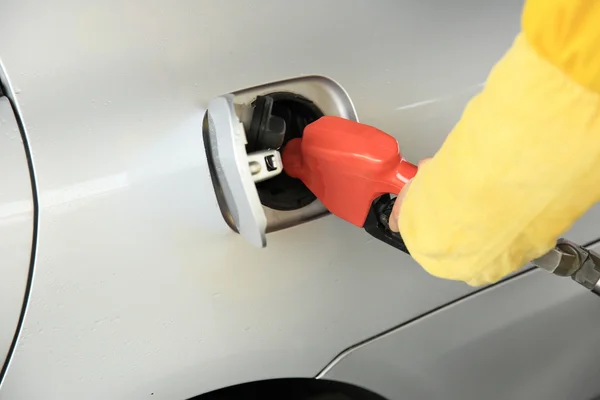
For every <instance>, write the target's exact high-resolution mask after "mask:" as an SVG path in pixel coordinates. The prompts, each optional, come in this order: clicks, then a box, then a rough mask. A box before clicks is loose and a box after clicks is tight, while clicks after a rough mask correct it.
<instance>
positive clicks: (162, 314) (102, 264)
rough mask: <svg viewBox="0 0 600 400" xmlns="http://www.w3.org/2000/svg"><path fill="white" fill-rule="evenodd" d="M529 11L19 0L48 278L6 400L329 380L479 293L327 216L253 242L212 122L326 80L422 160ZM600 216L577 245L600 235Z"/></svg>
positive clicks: (12, 49)
mask: <svg viewBox="0 0 600 400" xmlns="http://www.w3.org/2000/svg"><path fill="white" fill-rule="evenodd" d="M350 4H351V6H350ZM520 6H521V1H517V0H511V1H506V0H494V1H488V2H485V3H484V2H480V1H478V0H462V1H459V2H453V3H452V4H449V3H448V2H443V1H433V0H427V1H407V0H403V1H399V0H385V1H378V2H377V3H376V6H374V3H373V2H372V1H368V0H361V1H352V2H348V1H344V0H332V1H328V2H326V3H324V2H321V1H317V0H309V1H305V2H303V3H302V6H298V4H296V3H292V2H289V1H275V0H264V1H259V2H247V1H245V0H219V1H203V2H199V1H191V0H190V1H177V2H170V1H164V0H161V1H158V0H152V1H143V2H142V1H138V2H121V1H116V0H110V1H104V2H93V3H89V2H81V1H75V0H65V1H62V2H52V3H50V2H43V1H24V0H20V1H17V0H15V1H4V2H3V5H2V15H1V16H0V52H1V56H2V58H3V60H4V63H5V65H6V68H7V71H8V73H9V74H10V75H11V77H12V80H13V83H14V86H15V88H16V89H15V90H17V91H19V93H20V94H19V95H18V101H19V103H20V105H21V108H22V114H23V118H24V120H25V124H26V126H27V128H28V132H29V140H30V143H31V147H32V151H33V155H34V161H35V163H36V171H37V179H38V185H39V190H40V203H41V210H40V231H39V235H40V238H39V248H38V256H37V264H36V280H35V282H34V287H33V293H32V297H31V302H30V305H29V310H28V315H27V319H26V321H25V326H24V329H23V332H22V336H21V340H20V344H19V346H18V348H17V351H16V354H15V358H14V362H13V364H12V366H11V369H10V370H9V372H8V375H7V378H6V381H5V382H4V385H3V387H2V392H1V394H0V398H2V399H3V400H4V399H26V400H28V399H39V398H45V399H61V400H63V399H81V398H90V397H92V398H107V399H115V400H116V399H141V398H149V397H150V396H151V393H153V395H152V398H153V399H177V398H187V397H190V396H193V395H196V394H199V393H202V392H204V391H207V390H211V389H214V388H218V387H223V386H228V385H232V384H236V383H240V382H244V381H249V380H259V379H267V378H274V377H287V376H313V375H315V374H316V373H317V372H318V371H319V370H320V369H321V368H322V367H323V366H325V365H326V364H327V363H328V362H329V361H330V360H331V359H332V358H334V357H335V355H336V354H338V353H339V352H340V351H342V350H343V349H345V348H346V347H348V346H350V345H352V344H354V343H356V342H358V341H360V340H363V339H365V338H367V337H369V336H371V335H374V334H377V333H378V332H380V331H382V330H384V329H387V328H390V327H392V326H394V325H396V324H398V323H400V322H402V321H405V320H407V319H409V318H412V317H414V316H416V315H419V314H420V313H423V312H425V311H427V310H430V309H431V308H433V307H436V306H438V305H440V304H441V303H443V302H446V301H449V300H451V299H454V298H456V297H457V296H460V295H463V294H465V293H467V292H469V290H470V288H469V287H467V286H465V285H463V284H460V283H453V282H446V281H442V280H438V279H435V278H433V277H430V276H428V275H427V274H426V273H425V272H423V271H422V270H421V269H420V268H419V267H418V266H417V265H416V264H415V263H414V262H412V261H411V260H410V258H408V257H406V256H404V255H401V254H399V253H398V252H397V251H396V250H395V249H393V248H391V247H389V246H386V245H385V244H382V243H379V242H375V241H373V240H370V237H369V236H368V235H367V234H366V233H363V232H362V231H361V230H358V229H356V228H353V227H351V226H350V225H348V224H346V223H344V222H342V221H340V220H337V219H335V218H333V217H327V218H323V219H321V220H318V221H314V222H311V223H307V224H304V225H302V226H298V227H295V228H293V229H287V230H283V231H280V232H277V233H273V234H269V236H268V242H269V246H268V248H266V249H262V250H259V249H256V248H253V247H252V246H250V245H249V244H248V243H247V242H245V241H244V240H243V239H242V238H241V237H239V236H238V235H236V234H234V233H233V232H231V230H230V229H229V228H228V227H227V225H226V224H225V222H224V221H223V219H222V217H221V213H220V212H219V210H218V207H217V202H216V199H215V196H214V193H213V190H212V185H211V182H210V177H209V173H208V170H207V165H206V160H205V156H204V148H203V143H202V134H201V126H202V115H203V112H204V107H206V105H207V104H208V102H209V100H210V99H211V98H213V97H215V96H218V95H220V94H223V93H228V92H231V91H235V90H238V89H243V88H246V87H250V86H253V85H257V84H262V83H267V82H272V81H277V80H280V79H283V78H287V77H292V76H299V75H303V74H322V75H326V76H330V77H332V78H333V79H335V80H337V81H339V82H340V84H342V85H343V86H344V88H346V89H347V90H348V92H349V94H350V96H351V97H352V99H353V101H354V103H355V106H356V108H357V111H358V113H359V116H360V118H361V120H362V121H363V122H366V123H369V124H373V125H376V126H378V127H379V128H381V129H384V130H387V131H388V132H390V133H392V134H394V135H395V136H396V137H397V138H398V139H399V141H400V144H401V147H402V151H403V154H404V155H405V156H407V158H409V159H410V160H413V161H416V160H417V159H418V158H421V157H424V156H427V155H430V154H431V153H433V152H434V151H435V150H436V149H437V148H438V147H439V146H440V144H441V143H442V141H443V138H444V137H445V135H446V134H447V132H448V131H449V130H450V129H451V127H452V125H453V124H454V123H455V122H456V120H457V119H458V117H459V115H460V112H461V110H462V108H463V106H464V104H465V102H466V101H467V100H468V99H469V98H470V96H472V95H473V94H474V93H476V92H477V91H478V90H479V88H480V86H479V85H480V84H481V83H482V82H483V81H484V80H485V77H486V74H487V71H488V70H489V68H490V67H491V66H492V65H493V63H494V61H495V60H497V59H498V58H499V57H500V56H501V55H502V53H503V51H504V50H505V49H506V48H507V47H508V46H509V45H510V42H511V40H512V38H513V37H514V35H515V34H516V32H517V30H518V24H519V14H520ZM465 9H467V10H469V12H465V11H464V10H465ZM290 10H293V11H290ZM340 21H341V22H340ZM590 215H591V217H590V218H589V219H588V220H587V221H586V222H585V223H584V224H583V225H580V226H579V228H578V229H577V231H576V233H577V234H578V235H579V237H580V238H592V237H593V236H595V235H596V234H597V230H596V227H597V226H599V222H600V218H599V217H600V216H598V215H594V214H590ZM382 368H385V366H382ZM373 373H379V371H378V370H373Z"/></svg>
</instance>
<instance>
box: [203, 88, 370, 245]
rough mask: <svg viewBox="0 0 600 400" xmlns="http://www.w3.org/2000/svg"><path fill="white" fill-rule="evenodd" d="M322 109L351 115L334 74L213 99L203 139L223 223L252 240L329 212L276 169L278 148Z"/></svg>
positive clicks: (353, 113) (263, 242)
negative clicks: (333, 77)
mask: <svg viewBox="0 0 600 400" xmlns="http://www.w3.org/2000/svg"><path fill="white" fill-rule="evenodd" d="M324 115H333V116H339V117H342V118H345V119H349V120H353V121H358V118H357V115H356V111H355V109H354V106H353V104H352V101H351V100H350V97H349V96H348V94H347V93H346V91H345V90H344V89H343V88H342V87H341V86H340V85H339V84H338V83H336V82H335V81H333V80H331V79H329V78H326V77H322V76H308V77H301V78H295V79H288V80H284V81H279V82H273V83H268V84H265V85H260V86H256V87H252V88H249V89H244V90H240V91H236V92H233V93H228V94H224V95H222V96H219V97H216V98H214V99H212V100H211V101H210V103H209V105H208V108H207V111H206V114H205V116H204V121H203V128H202V131H203V138H204V147H205V151H206V156H207V159H208V165H209V170H210V174H211V179H212V183H213V187H214V190H215V194H216V196H217V201H218V203H219V208H220V210H221V214H222V215H223V218H224V219H225V221H226V222H227V224H228V225H229V227H230V228H231V229H232V230H234V231H235V232H238V233H239V234H241V235H242V236H243V237H244V238H245V239H246V240H247V241H248V242H250V243H251V244H253V245H254V246H257V247H265V246H266V243H267V241H266V234H267V233H268V232H273V231H278V230H281V229H285V228H289V227H292V226H295V225H299V224H302V223H304V222H308V221H311V220H314V219H316V218H319V217H321V216H324V215H326V214H327V213H328V211H327V209H326V208H325V207H324V206H323V204H322V203H321V202H320V201H319V200H317V198H316V197H315V195H314V194H313V193H312V192H311V191H310V190H309V189H308V188H307V187H306V186H305V185H304V184H303V183H302V181H301V180H299V179H296V178H292V177H290V176H288V175H287V174H286V173H285V171H283V166H282V163H281V150H283V148H285V146H286V144H287V143H288V142H289V141H290V140H291V139H293V138H298V137H302V134H303V131H304V128H305V127H306V126H307V125H308V124H310V123H312V122H314V121H316V120H317V119H319V118H321V117H322V116H324Z"/></svg>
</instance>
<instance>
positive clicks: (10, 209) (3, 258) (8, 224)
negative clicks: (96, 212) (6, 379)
mask: <svg viewBox="0 0 600 400" xmlns="http://www.w3.org/2000/svg"><path fill="white" fill-rule="evenodd" d="M0 165H1V168H0V182H2V188H1V189H0V238H2V240H0V316H2V317H1V319H0V371H2V370H3V368H2V367H3V366H4V364H5V362H6V361H7V356H9V355H10V350H11V347H12V343H13V338H14V337H15V334H16V333H17V326H18V323H19V319H20V317H21V310H22V308H23V304H24V300H25V294H26V288H27V281H28V277H29V266H30V259H31V247H32V244H33V220H34V218H33V196H32V190H31V180H30V175H29V166H28V163H27V157H26V153H25V148H24V146H23V141H22V137H21V131H20V129H19V126H18V124H17V119H16V117H15V114H14V112H13V108H12V105H11V103H10V100H9V99H8V97H5V96H3V95H2V92H1V91H0ZM0 378H1V375H0Z"/></svg>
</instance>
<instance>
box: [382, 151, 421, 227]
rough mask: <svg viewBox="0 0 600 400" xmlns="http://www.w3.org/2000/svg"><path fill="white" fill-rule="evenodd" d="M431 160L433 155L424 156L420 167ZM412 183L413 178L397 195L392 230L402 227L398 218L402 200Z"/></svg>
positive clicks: (390, 221)
mask: <svg viewBox="0 0 600 400" xmlns="http://www.w3.org/2000/svg"><path fill="white" fill-rule="evenodd" d="M429 160H431V157H428V158H424V159H423V160H421V161H420V162H419V165H418V167H419V168H421V167H422V166H423V165H424V164H425V163H426V162H427V161H429ZM411 183H412V179H411V180H410V181H408V182H406V185H404V187H403V188H402V190H401V191H400V193H398V197H396V202H395V203H394V208H392V214H391V215H390V219H389V226H390V229H391V230H392V232H399V231H400V228H399V227H398V218H399V216H400V207H402V201H403V200H404V197H405V196H406V193H407V192H408V189H409V188H410V184H411Z"/></svg>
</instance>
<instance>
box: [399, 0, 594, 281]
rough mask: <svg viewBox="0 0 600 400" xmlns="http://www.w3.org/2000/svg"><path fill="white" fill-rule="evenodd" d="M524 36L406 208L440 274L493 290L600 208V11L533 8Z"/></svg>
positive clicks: (418, 246) (416, 247)
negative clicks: (589, 212) (598, 204)
mask: <svg viewBox="0 0 600 400" xmlns="http://www.w3.org/2000/svg"><path fill="white" fill-rule="evenodd" d="M522 27H523V29H522V33H521V34H519V35H518V36H517V38H516V40H515V41H514V43H513V45H512V47H511V48H510V49H509V51H508V52H507V53H506V54H505V55H504V57H503V58H502V59H501V60H500V61H499V62H498V63H497V64H496V66H495V67H494V68H493V70H492V71H491V73H490V75H489V77H488V80H487V83H486V85H485V87H484V89H483V90H482V92H481V93H480V94H479V95H477V96H475V97H474V98H473V99H472V100H471V101H470V102H469V104H468V105H467V107H466V108H465V110H464V112H463V115H462V117H461V120H460V121H459V123H458V124H457V125H456V126H455V127H454V129H453V131H452V132H451V133H450V135H449V136H448V138H447V139H446V141H445V142H444V144H443V146H442V147H441V149H440V150H439V151H438V153H437V154H436V155H435V156H434V157H433V159H431V160H430V161H429V162H428V163H426V164H425V165H424V166H423V167H422V168H421V170H420V171H419V173H418V174H417V176H416V177H415V179H414V181H413V183H412V184H411V187H410V190H408V193H407V194H406V197H405V199H404V202H403V204H402V208H401V212H400V218H399V226H400V232H401V234H402V236H403V238H404V240H405V242H406V244H407V247H408V249H409V250H410V252H411V254H412V256H413V257H414V258H415V259H416V261H417V262H419V263H420V264H421V265H422V266H423V268H425V270H427V271H428V272H429V273H431V274H433V275H435V276H438V277H442V278H447V279H453V280H460V281H464V282H467V283H468V284H470V285H473V286H478V285H483V284H488V283H493V282H496V281H498V280H499V279H501V278H502V277H504V276H506V275H508V274H510V273H511V272H514V271H516V270H517V269H519V268H521V267H522V266H524V265H525V264H526V263H527V262H528V261H530V260H532V259H534V258H536V257H538V256H541V255H542V254H544V253H546V252H547V251H548V250H550V249H551V248H552V247H553V246H554V244H555V240H556V239H557V238H558V237H559V236H560V235H562V234H563V233H565V232H566V231H567V230H568V229H569V228H570V227H571V225H572V224H573V223H574V222H575V221H576V220H577V219H578V218H579V217H580V216H582V215H583V214H584V213H585V212H586V211H587V210H588V209H589V208H590V207H591V206H592V205H594V203H596V202H598V201H599V200H600V50H599V49H600V1H596V0H527V2H526V4H525V8H524V11H523V21H522Z"/></svg>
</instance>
